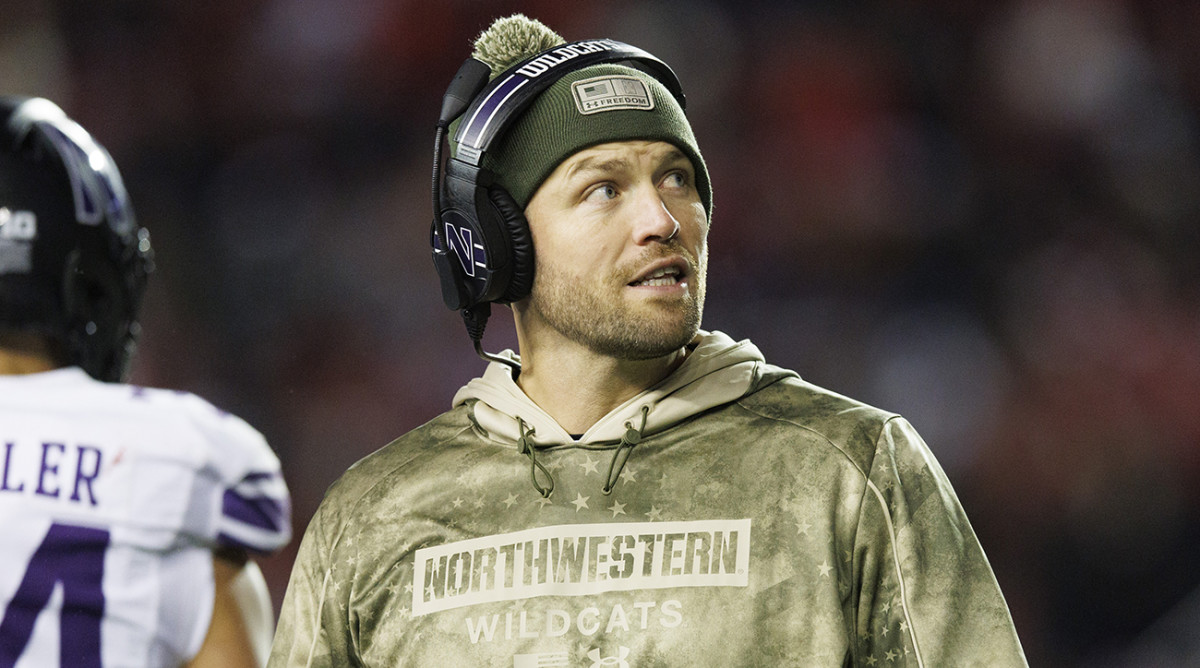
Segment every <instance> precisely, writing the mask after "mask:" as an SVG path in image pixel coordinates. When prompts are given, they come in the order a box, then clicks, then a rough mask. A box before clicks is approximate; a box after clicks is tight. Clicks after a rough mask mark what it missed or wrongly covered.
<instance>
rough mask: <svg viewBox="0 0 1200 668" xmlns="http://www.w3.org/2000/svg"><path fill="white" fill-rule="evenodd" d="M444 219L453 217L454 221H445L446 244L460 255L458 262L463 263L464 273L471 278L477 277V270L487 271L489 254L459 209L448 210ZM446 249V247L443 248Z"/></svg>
mask: <svg viewBox="0 0 1200 668" xmlns="http://www.w3.org/2000/svg"><path fill="white" fill-rule="evenodd" d="M442 218H443V219H446V218H451V219H453V222H450V221H445V231H446V233H445V235H444V236H443V238H444V239H445V240H446V245H447V246H449V247H450V249H449V250H452V251H454V254H455V255H456V256H458V262H459V264H461V265H462V268H463V273H464V274H466V275H467V276H470V277H471V278H477V276H476V272H478V271H483V272H487V254H486V253H485V252H484V248H483V244H482V243H480V242H479V241H477V240H476V239H475V232H474V230H472V229H471V227H470V226H469V225H467V224H466V220H465V219H464V218H463V216H462V214H460V213H459V212H457V211H453V210H451V211H446V212H445V213H444V214H443V216H442ZM442 250H445V249H442Z"/></svg>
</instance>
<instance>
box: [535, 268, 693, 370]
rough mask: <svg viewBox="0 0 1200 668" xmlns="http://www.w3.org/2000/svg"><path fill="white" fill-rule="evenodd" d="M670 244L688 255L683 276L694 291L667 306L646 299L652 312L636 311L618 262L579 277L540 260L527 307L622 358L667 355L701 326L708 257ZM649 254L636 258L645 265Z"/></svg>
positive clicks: (570, 334)
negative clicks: (597, 276)
mask: <svg viewBox="0 0 1200 668" xmlns="http://www.w3.org/2000/svg"><path fill="white" fill-rule="evenodd" d="M674 250H675V251H676V252H681V253H682V254H683V255H684V257H686V258H688V260H689V265H690V267H691V270H692V273H691V274H690V275H689V276H688V279H687V280H688V281H689V283H691V284H692V286H693V288H694V291H690V292H689V294H688V295H687V297H685V298H684V299H681V300H678V301H676V302H675V303H673V304H670V305H668V306H661V305H657V304H656V303H655V301H656V300H653V299H651V300H646V303H644V304H642V305H641V306H642V307H643V308H644V309H646V310H652V311H653V312H652V313H639V312H638V311H639V309H638V308H637V307H636V306H635V305H633V304H628V303H626V302H625V301H624V300H623V299H622V297H623V295H622V293H621V291H622V289H623V288H624V286H625V284H623V283H621V282H620V281H622V279H623V278H625V277H626V276H628V275H629V271H628V270H627V269H626V270H624V271H623V270H622V269H621V268H620V267H618V268H616V269H614V270H613V271H612V272H610V273H609V275H608V276H607V277H605V278H603V279H602V280H599V281H597V280H594V279H593V280H584V281H579V280H578V279H576V277H574V276H571V275H569V274H568V273H567V272H565V271H562V270H561V269H559V268H558V267H556V266H544V265H539V266H538V268H537V274H536V277H535V279H534V283H533V290H532V291H531V293H530V308H531V310H534V311H536V312H537V313H539V314H540V315H541V318H542V319H543V320H545V322H546V323H547V324H548V325H549V326H550V327H551V328H553V329H554V330H555V331H557V332H558V333H560V334H561V335H563V336H564V337H566V338H568V339H570V340H572V341H576V342H578V343H580V344H582V345H584V346H585V347H587V348H588V349H590V350H592V351H593V352H595V353H598V354H601V355H605V356H608V357H612V358H614V359H625V360H649V359H654V358H657V357H663V356H665V355H669V354H670V353H673V352H675V351H677V350H679V349H680V348H682V347H683V346H685V345H687V344H688V343H689V342H690V341H691V340H692V338H694V337H695V336H696V332H697V331H698V330H699V329H700V321H701V318H702V316H703V313H704V291H705V278H706V277H705V272H706V269H707V267H706V265H707V262H706V260H707V258H701V259H699V260H697V259H696V258H694V257H692V254H691V253H687V252H684V251H682V250H681V249H678V248H676V249H674ZM665 254H666V252H665V251H664V252H663V253H660V254H658V255H665ZM653 260H654V256H652V257H649V258H639V260H638V261H637V263H635V264H636V266H644V265H645V264H647V263H649V262H651V261H653ZM605 286H608V287H614V288H615V289H604V288H605ZM616 286H619V287H616Z"/></svg>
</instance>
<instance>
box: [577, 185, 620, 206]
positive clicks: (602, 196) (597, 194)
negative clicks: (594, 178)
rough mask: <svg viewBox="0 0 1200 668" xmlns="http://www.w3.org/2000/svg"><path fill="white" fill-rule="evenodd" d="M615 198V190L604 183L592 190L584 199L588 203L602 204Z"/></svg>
mask: <svg viewBox="0 0 1200 668" xmlns="http://www.w3.org/2000/svg"><path fill="white" fill-rule="evenodd" d="M616 196H617V189H616V188H615V187H614V186H613V185H612V184H610V183H605V184H603V185H600V186H597V187H595V188H593V189H592V191H591V192H590V193H588V194H587V197H586V198H584V199H586V200H588V201H593V202H603V201H605V200H610V199H613V198H615V197H616Z"/></svg>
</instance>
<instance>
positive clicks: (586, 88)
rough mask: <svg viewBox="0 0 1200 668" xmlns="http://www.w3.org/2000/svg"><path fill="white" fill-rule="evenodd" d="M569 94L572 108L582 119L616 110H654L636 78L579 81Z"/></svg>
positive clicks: (652, 99) (643, 88)
mask: <svg viewBox="0 0 1200 668" xmlns="http://www.w3.org/2000/svg"><path fill="white" fill-rule="evenodd" d="M571 92H572V93H573V94H574V97H575V106H576V108H578V109H579V113H581V114H584V115H585V116H586V115H588V114H598V113H600V112H602V111H614V110H617V109H643V110H650V109H653V108H654V98H653V97H651V96H650V90H649V89H648V88H646V83H645V82H644V81H642V80H641V79H638V78H637V77H631V76H623V75H619V74H616V75H613V74H609V75H605V76H599V77H592V78H591V79H583V80H581V81H576V82H575V83H573V84H571Z"/></svg>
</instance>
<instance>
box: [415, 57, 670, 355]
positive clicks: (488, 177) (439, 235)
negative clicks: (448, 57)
mask: <svg viewBox="0 0 1200 668" xmlns="http://www.w3.org/2000/svg"><path fill="white" fill-rule="evenodd" d="M599 63H622V64H627V65H630V66H633V67H636V68H638V69H640V70H643V71H645V72H647V73H648V74H650V75H651V76H653V77H655V78H656V79H658V80H659V82H661V83H662V84H663V85H664V86H666V88H667V90H669V91H670V92H671V94H672V95H674V96H675V99H676V100H677V101H678V102H679V105H680V107H684V106H685V103H686V101H685V98H684V95H683V88H682V86H680V84H679V79H678V77H676V76H675V73H674V72H673V71H672V70H671V68H670V67H668V66H667V64H666V63H664V62H663V61H661V60H659V59H658V58H655V57H654V56H653V55H651V54H649V53H647V52H646V51H643V50H642V49H639V48H637V47H636V46H631V45H629V44H625V43H623V42H618V41H615V40H611V39H596V40H582V41H579V42H570V43H568V44H562V45H559V46H556V47H553V48H550V49H547V50H546V51H543V52H541V53H539V54H536V55H534V56H531V57H529V58H526V59H525V60H523V61H521V62H519V63H517V64H516V65H513V66H512V67H510V68H508V69H507V70H505V71H504V72H501V73H500V74H499V75H497V76H496V77H495V78H493V79H492V80H491V81H490V82H489V81H488V77H489V75H490V74H491V68H490V67H488V65H487V64H485V63H483V62H481V61H479V60H476V59H474V58H468V59H467V61H466V62H464V63H463V64H462V66H461V67H459V69H458V73H457V74H455V75H454V79H453V81H451V82H450V86H449V87H448V88H447V90H446V94H445V96H444V97H443V98H442V110H441V114H440V115H439V117H438V123H437V137H436V140H435V144H434V152H433V223H432V225H431V227H430V245H431V246H432V247H433V265H434V267H435V268H436V269H437V273H438V277H439V279H440V280H441V287H442V300H443V301H444V302H445V303H446V306H447V307H448V308H450V309H452V310H456V311H461V312H462V316H463V321H464V322H465V323H466V325H467V333H468V334H469V335H470V336H471V339H472V341H474V343H475V350H476V352H478V353H479V355H480V356H481V357H483V358H484V359H487V360H493V361H502V362H504V363H506V364H509V365H510V366H514V367H515V364H514V363H513V362H512V361H511V360H508V359H506V358H501V357H499V356H496V355H491V354H488V353H485V352H484V351H483V348H482V344H481V342H480V341H481V339H482V338H483V329H484V327H485V326H486V325H487V318H488V316H489V315H490V314H491V304H492V302H496V303H500V304H508V303H511V302H515V301H519V300H520V299H523V298H524V297H525V296H526V295H528V294H529V290H530V288H531V287H532V286H533V272H534V262H533V243H532V241H531V239H530V236H529V225H528V223H527V222H526V221H525V214H524V211H522V209H521V207H520V206H519V205H518V204H517V203H516V201H515V200H514V199H513V197H512V195H510V194H509V193H508V191H506V190H505V189H504V188H503V187H502V186H500V185H499V184H498V183H496V181H495V175H494V174H492V173H491V172H489V171H488V170H486V169H483V168H482V164H483V158H484V156H485V155H486V154H487V151H488V150H489V149H490V148H491V147H492V146H493V145H494V144H495V142H496V141H497V140H498V139H499V138H500V137H501V136H503V135H504V133H505V131H507V130H508V128H509V127H510V126H511V125H512V123H514V122H515V121H516V120H517V119H518V118H519V117H520V115H521V114H522V113H523V112H524V111H525V109H526V108H527V107H528V106H529V105H530V104H531V103H532V102H533V101H534V100H535V99H536V98H537V96H538V95H540V94H541V93H542V92H544V91H545V90H546V89H547V88H549V87H550V86H552V85H553V84H554V83H555V82H556V81H558V80H559V79H561V78H562V77H563V76H565V75H567V74H568V73H570V72H574V71H576V70H579V69H581V68H584V67H588V66H591V65H596V64H599ZM459 117H462V119H463V120H462V121H461V122H460V123H459V125H458V129H457V130H456V132H455V134H454V141H455V143H456V144H457V145H458V151H457V153H456V155H454V156H453V157H451V158H449V159H447V160H446V162H445V170H444V171H445V173H444V176H443V173H442V171H443V169H442V142H443V139H444V138H445V134H446V131H447V129H448V128H449V127H450V124H451V123H452V122H453V121H454V120H455V119H457V118H459Z"/></svg>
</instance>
